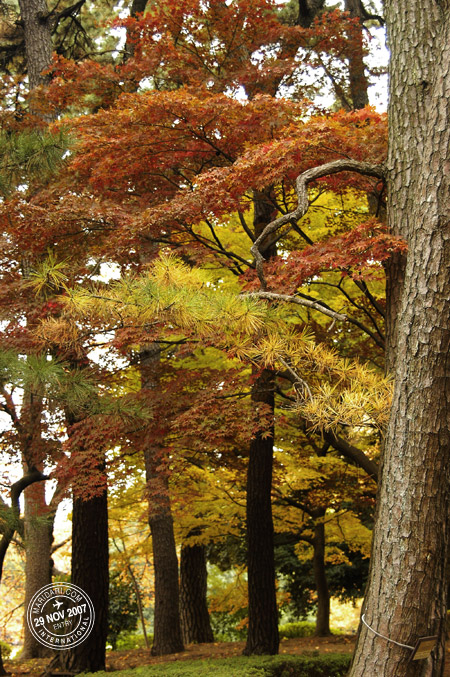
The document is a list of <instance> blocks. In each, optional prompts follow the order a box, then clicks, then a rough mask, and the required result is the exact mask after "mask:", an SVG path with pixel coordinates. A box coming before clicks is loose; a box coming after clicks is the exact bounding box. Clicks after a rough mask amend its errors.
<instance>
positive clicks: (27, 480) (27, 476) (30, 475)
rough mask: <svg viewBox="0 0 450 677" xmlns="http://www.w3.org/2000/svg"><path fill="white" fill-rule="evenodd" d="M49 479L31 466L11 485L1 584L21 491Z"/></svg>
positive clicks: (0, 553)
mask: <svg viewBox="0 0 450 677" xmlns="http://www.w3.org/2000/svg"><path fill="white" fill-rule="evenodd" d="M46 479H48V478H47V477H46V476H45V475H43V474H42V473H41V472H40V470H37V468H35V467H31V468H30V469H29V470H28V469H27V470H26V471H25V473H24V475H23V477H21V479H20V480H17V482H14V484H13V485H12V486H11V491H10V495H11V506H10V511H9V512H10V514H9V515H8V521H7V522H6V525H4V528H3V530H2V535H1V538H0V584H1V582H2V577H3V565H4V562H5V557H6V553H7V551H8V548H9V545H10V543H11V541H12V538H13V536H14V532H15V531H16V530H17V529H19V530H20V524H19V522H20V504H19V498H20V495H21V493H22V492H23V491H24V490H25V489H26V488H27V487H29V486H31V485H32V484H34V483H35V482H42V481H43V480H46ZM6 674H7V673H6V671H5V668H4V666H3V659H2V648H1V646H0V675H6Z"/></svg>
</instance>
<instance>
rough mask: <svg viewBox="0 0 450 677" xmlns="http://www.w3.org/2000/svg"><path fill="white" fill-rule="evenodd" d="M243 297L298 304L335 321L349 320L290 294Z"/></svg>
mask: <svg viewBox="0 0 450 677" xmlns="http://www.w3.org/2000/svg"><path fill="white" fill-rule="evenodd" d="M241 296H257V297H258V298H261V299H269V300H271V301H286V302H288V303H296V304H297V305H299V306H305V307H306V308H312V309H313V310H318V311H319V312H321V313H323V314H324V315H328V317H331V318H333V320H342V321H345V320H348V317H347V315H343V314H342V313H337V312H335V311H334V310H331V309H330V308H327V307H325V306H323V305H322V304H321V303H318V302H315V301H309V300H308V299H303V298H300V297H298V296H291V295H289V294H276V293H274V292H268V291H257V292H251V293H249V294H241Z"/></svg>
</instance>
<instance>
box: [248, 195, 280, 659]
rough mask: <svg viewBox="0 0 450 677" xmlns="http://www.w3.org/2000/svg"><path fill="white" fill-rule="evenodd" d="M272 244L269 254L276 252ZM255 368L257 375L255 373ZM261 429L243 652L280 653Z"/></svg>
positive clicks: (260, 205)
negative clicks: (246, 626)
mask: <svg viewBox="0 0 450 677" xmlns="http://www.w3.org/2000/svg"><path fill="white" fill-rule="evenodd" d="M268 198H270V191H267V193H257V192H255V195H254V217H253V224H254V226H253V227H254V233H255V236H256V237H258V235H260V233H262V231H263V230H264V228H265V226H266V225H267V224H268V223H270V221H271V220H272V216H273V207H272V205H271V203H270V199H268ZM275 251H276V249H275V247H274V246H272V247H269V248H268V249H267V250H266V251H265V253H264V255H265V257H266V258H269V257H270V256H273V255H274V254H275ZM255 373H256V372H255V370H254V374H255ZM274 387H275V380H274V374H273V372H271V371H269V370H267V369H264V370H263V371H262V372H261V373H260V374H259V375H257V376H256V379H255V381H254V383H253V386H252V395H251V399H252V402H253V406H254V407H255V409H256V411H258V407H259V406H260V405H261V404H264V405H266V408H267V407H269V408H270V411H271V412H272V414H271V415H272V417H273V410H274V406H275V396H274ZM269 432H270V434H269V435H265V434H263V433H258V434H257V435H256V437H255V438H254V439H253V440H252V441H251V442H250V451H249V459H248V470H247V519H246V523H247V549H248V550H247V552H248V554H247V567H248V634H247V643H246V646H245V649H244V653H245V654H247V655H251V654H277V653H278V646H279V634H278V609H277V599H276V588H275V557H274V531H273V519H272V469H273V435H274V428H273V425H272V428H271V431H269Z"/></svg>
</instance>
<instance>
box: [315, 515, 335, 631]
mask: <svg viewBox="0 0 450 677" xmlns="http://www.w3.org/2000/svg"><path fill="white" fill-rule="evenodd" d="M313 546H314V555H313V569H314V581H315V584H316V591H317V614H316V635H317V636H318V637H327V636H328V635H331V632H330V593H329V590H328V581H327V576H326V571H325V524H324V523H323V522H318V523H316V525H315V526H314V542H313Z"/></svg>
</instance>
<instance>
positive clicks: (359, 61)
mask: <svg viewBox="0 0 450 677" xmlns="http://www.w3.org/2000/svg"><path fill="white" fill-rule="evenodd" d="M345 9H346V11H347V12H349V13H350V16H351V17H352V18H353V19H355V18H357V19H359V21H360V26H361V30H360V32H359V35H358V42H357V44H356V45H355V46H354V49H353V51H352V54H351V56H350V57H349V67H348V70H349V80H350V96H351V100H352V106H353V108H354V109H355V110H357V109H359V108H364V107H365V106H367V105H368V103H369V96H368V93H367V90H368V87H369V82H368V80H367V76H366V67H365V64H364V50H363V24H362V22H363V18H364V17H363V12H362V9H363V8H362V6H361V0H345Z"/></svg>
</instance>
